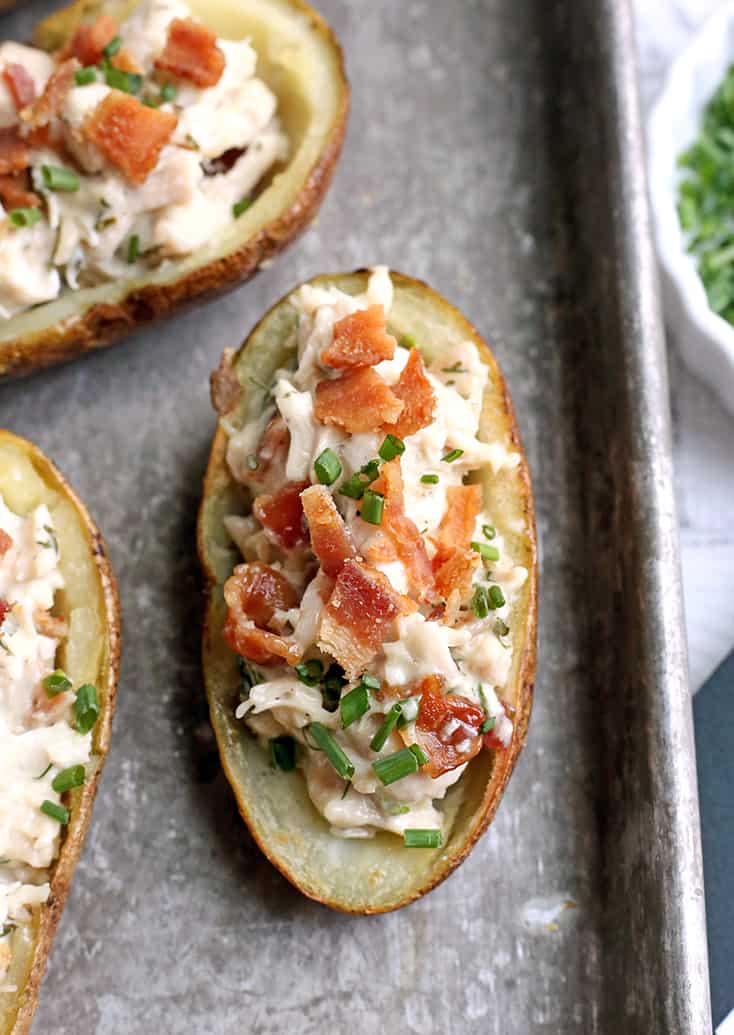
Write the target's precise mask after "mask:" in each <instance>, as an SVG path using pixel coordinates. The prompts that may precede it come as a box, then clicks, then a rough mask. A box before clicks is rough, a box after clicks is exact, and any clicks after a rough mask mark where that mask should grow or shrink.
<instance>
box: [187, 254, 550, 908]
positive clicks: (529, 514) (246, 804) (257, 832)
mask: <svg viewBox="0 0 734 1035" xmlns="http://www.w3.org/2000/svg"><path fill="white" fill-rule="evenodd" d="M342 276H343V275H335V276H323V277H317V278H315V279H316V281H317V282H318V283H320V284H321V285H323V284H324V283H329V282H334V281H337V283H338V282H339V280H341V279H342ZM354 276H360V277H363V278H364V280H365V281H366V276H367V273H366V271H363V270H358V271H356V273H355V274H353V275H352V277H354ZM391 277H392V280H393V284H394V286H395V290H396V295H397V292H399V291H400V290H404V291H408V292H411V293H413V294H414V295H417V296H419V297H420V298H422V299H425V300H426V301H429V300H430V302H431V304H432V305H434V306H435V307H437V308H439V309H440V310H442V311H443V313H444V314H445V315H446V317H447V319H449V318H450V319H452V320H456V321H460V322H461V324H462V326H463V327H464V328H465V330H466V337H468V338H471V340H473V341H474V343H475V344H476V345H477V347H478V348H479V351H480V354H481V357H482V360H483V361H484V362H485V363H486V364H487V365H488V367H489V372H490V382H491V383H492V384H493V385H494V391H493V393H492V394H493V396H494V397H496V398H495V399H494V402H495V404H496V410H497V413H496V416H495V418H494V420H493V423H494V424H495V425H498V426H501V427H503V428H504V429H505V431H506V433H507V436H508V439H509V442H510V443H511V444H512V446H513V448H514V449H515V450H516V451H517V452H518V453H520V456H521V464H520V466H519V472H518V477H519V482H518V490H517V492H518V497H517V500H516V506H515V510H516V511H517V513H518V514H521V515H522V517H523V518H524V520H525V522H526V527H527V539H528V558H527V562H528V570H529V591H528V599H527V604H526V607H525V615H524V623H523V636H522V637H520V638H518V645H517V647H516V649H518V650H519V651H520V661H519V665H518V669H517V678H516V683H515V690H516V696H515V713H514V716H513V721H514V733H513V738H512V742H511V744H510V747H509V748H508V749H507V750H506V751H504V752H499V753H496V757H495V763H494V765H493V766H492V769H491V774H490V777H489V779H488V780H487V782H486V785H485V787H484V790H483V793H482V794H481V797H479V798H478V800H477V801H476V802H475V803H474V806H473V809H472V813H471V816H470V817H469V819H468V821H466V823H465V828H466V829H465V830H463V832H462V837H461V843H460V845H459V846H457V848H455V849H454V850H451V849H450V848H449V847H448V846H447V851H446V852H443V853H441V855H440V856H439V857H438V862H437V864H436V865H435V867H434V868H433V870H432V871H431V873H430V874H429V875H428V876H427V878H426V879H425V880H423V881H421V882H420V883H417V884H411V885H409V886H406V887H405V888H404V890H403V891H402V893H400V894H398V895H396V896H395V897H394V899H391V900H390V901H386V902H385V901H380V902H372V901H369V899H368V898H367V899H363V900H362V901H360V902H359V903H354V902H352V901H350V900H349V899H347V898H346V897H345V896H344V895H341V894H340V893H339V891H338V889H336V888H334V887H327V886H325V884H326V883H327V882H326V880H325V879H324V880H322V881H321V882H320V885H319V884H318V883H316V882H314V881H313V880H311V879H310V877H309V878H306V876H305V874H304V872H299V870H298V868H297V865H289V864H287V863H286V861H285V860H284V858H283V854H282V852H281V850H280V845H279V843H278V831H276V830H271V831H265V830H263V829H262V824H259V823H258V822H256V820H255V816H254V810H253V808H252V805H251V803H250V801H249V800H248V796H247V794H246V793H245V791H244V788H243V787H242V786H240V783H239V780H238V775H237V771H236V765H235V756H234V752H233V751H232V744H231V737H232V734H231V731H230V730H226V731H223V730H222V727H221V720H219V721H218V715H217V712H218V711H220V708H219V707H218V701H217V695H218V686H217V680H216V677H215V673H214V672H213V665H210V663H209V661H210V659H211V658H213V657H214V654H215V653H216V651H217V649H218V648H217V644H219V643H221V642H222V636H221V616H220V615H219V614H218V611H219V608H218V606H217V597H218V595H220V586H219V585H218V578H217V573H216V571H215V567H214V564H213V560H212V557H213V554H212V552H211V546H212V542H211V539H212V536H211V529H210V527H209V523H210V521H211V518H210V516H209V514H208V513H207V507H208V504H209V502H210V501H211V500H212V499H214V498H215V496H216V495H217V494H219V493H221V492H222V488H223V486H224V485H225V484H226V483H227V481H228V480H229V481H230V482H231V478H230V477H229V474H228V471H227V468H226V448H227V435H226V433H225V431H224V429H223V428H222V427H221V426H220V427H218V428H217V431H216V433H215V436H214V441H213V444H212V450H211V454H210V458H209V463H208V466H207V470H206V474H205V478H204V489H203V498H202V504H201V508H200V511H199V521H198V527H197V544H198V551H199V558H200V561H201V565H202V570H203V574H204V580H205V595H206V598H207V602H206V612H205V618H204V628H203V641H202V642H203V658H204V678H205V684H206V691H207V696H208V698H209V703H210V709H211V714H212V724H213V726H214V730H215V734H216V736H217V741H218V744H219V751H220V755H221V759H222V767H223V769H224V771H225V774H226V775H227V778H228V780H229V782H230V784H231V785H232V789H233V790H234V793H235V797H236V799H237V804H238V807H239V810H240V813H241V815H242V818H243V819H244V821H245V823H246V824H247V826H248V828H249V830H250V833H251V834H252V836H253V838H254V840H255V841H256V843H257V845H258V847H259V848H260V850H261V851H262V852H263V854H264V855H265V856H266V857H267V858H268V859H269V861H270V862H271V863H272V864H273V865H274V866H275V867H276V868H277V869H278V870H280V872H281V873H282V874H283V875H284V876H285V877H286V878H287V879H288V880H289V881H290V882H291V883H292V884H293V885H294V886H295V887H296V888H298V890H299V891H301V892H302V893H303V894H304V895H306V896H307V897H308V898H312V899H314V900H315V901H317V902H320V903H321V904H323V905H325V906H328V907H330V908H331V909H335V910H337V911H339V912H343V913H348V914H356V915H363V916H365V915H372V914H378V913H385V912H390V911H392V910H395V909H400V908H402V907H403V906H406V905H409V904H410V903H411V902H414V901H415V900H416V899H418V898H421V897H422V896H423V895H425V894H427V893H428V892H429V891H431V890H432V889H433V888H435V887H436V886H437V885H438V884H440V883H441V882H442V881H443V880H445V879H446V877H448V876H449V875H450V874H451V873H452V872H453V871H454V870H455V869H456V868H457V867H458V866H459V865H460V864H461V863H462V862H463V861H464V859H466V857H467V856H468V854H469V852H470V851H471V849H472V848H473V847H474V845H475V844H476V842H477V840H478V839H479V838H480V837H481V835H482V834H483V833H484V832H485V830H486V829H487V827H488V826H489V824H490V823H491V821H492V819H493V817H494V815H495V813H496V811H497V808H498V806H499V803H500V801H501V799H502V795H503V794H504V791H505V788H506V786H507V783H508V781H509V779H510V776H511V775H512V772H513V770H514V768H515V764H516V763H517V760H518V757H519V755H520V752H521V751H522V748H523V746H524V743H525V739H526V736H527V730H528V724H529V721H530V713H531V709H532V700H533V690H534V678H535V666H536V648H537V642H536V641H537V605H538V584H537V543H536V531H535V512H534V505H533V494H532V487H531V482H530V473H529V469H528V465H527V461H526V458H525V454H524V452H523V449H522V444H521V441H520V433H519V429H518V426H517V420H516V417H515V411H514V407H513V404H512V400H511V398H510V394H509V390H508V388H507V384H506V382H505V380H504V377H503V376H502V373H501V371H500V369H499V367H498V365H497V362H496V360H495V359H494V356H493V355H492V353H491V351H490V349H489V347H488V346H487V344H486V343H485V342H484V341H483V340H482V338H481V337H480V336H479V334H478V332H477V331H476V329H475V328H474V327H473V326H472V325H471V324H470V323H469V322H468V321H467V320H466V318H465V317H463V315H462V314H461V313H460V312H459V311H458V310H457V309H456V308H455V307H453V306H451V305H450V303H449V302H447V301H446V300H445V299H444V298H442V296H440V295H439V294H437V293H436V292H434V291H433V290H432V289H431V288H430V287H428V285H426V284H424V283H422V282H421V281H417V280H414V279H412V278H410V277H406V276H405V275H403V274H400V273H396V272H394V271H392V272H391ZM287 299H288V296H286V297H285V298H283V299H281V301H280V302H278V303H276V305H275V306H273V308H272V309H271V310H270V311H269V312H268V313H267V314H266V315H265V316H264V317H263V318H262V320H261V321H260V323H259V324H258V325H256V327H255V328H254V329H253V331H252V332H251V333H250V335H249V337H248V338H247V339H246V341H245V342H244V344H243V345H242V347H241V349H240V350H239V352H238V353H237V354H236V356H235V357H234V366H235V368H236V366H237V360H238V359H239V358H240V357H241V356H242V355H243V352H244V350H245V349H247V348H248V345H249V343H250V341H251V340H252V339H253V338H254V337H255V336H256V335H257V334H258V332H259V330H260V328H261V327H263V326H264V325H265V324H266V323H267V321H268V320H269V319H270V318H272V316H273V314H275V313H277V312H278V311H279V310H281V309H282V308H283V307H284V306H286V305H287ZM243 390H245V391H246V388H245V386H243ZM484 425H485V422H484V421H483V426H484ZM219 581H220V582H221V579H220V580H219ZM476 761H477V760H476V759H475V760H474V762H473V763H470V767H471V765H473V764H475V763H476ZM468 773H469V770H467V774H465V776H464V777H462V779H466V777H467V776H468ZM311 822H312V823H313V824H315V822H316V814H315V811H314V815H313V819H312V820H311ZM304 823H306V824H307V823H308V818H307V819H305V820H304ZM271 835H272V836H271ZM305 836H306V837H308V830H305ZM452 837H453V835H452ZM405 851H408V852H410V851H411V849H405Z"/></svg>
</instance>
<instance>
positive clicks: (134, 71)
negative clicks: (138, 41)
mask: <svg viewBox="0 0 734 1035" xmlns="http://www.w3.org/2000/svg"><path fill="white" fill-rule="evenodd" d="M110 64H111V65H112V67H113V68H117V69H119V71H120V72H129V73H130V74H131V75H144V73H145V69H144V68H143V67H142V65H139V64H138V63H137V61H136V60H135V57H134V55H133V54H131V53H130V51H129V50H127V49H126V48H125V47H123V48H122V49H121V50H118V52H117V53H116V54H115V56H114V57H113V58H112V60H111V61H110Z"/></svg>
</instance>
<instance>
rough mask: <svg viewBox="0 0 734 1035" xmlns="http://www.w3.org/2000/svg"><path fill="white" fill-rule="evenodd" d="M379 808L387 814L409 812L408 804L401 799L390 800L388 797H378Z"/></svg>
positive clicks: (398, 814)
mask: <svg viewBox="0 0 734 1035" xmlns="http://www.w3.org/2000/svg"><path fill="white" fill-rule="evenodd" d="M380 808H381V809H382V811H383V812H385V813H387V815H388V816H404V815H405V813H406V812H410V805H407V804H406V803H405V802H403V801H390V800H389V798H380Z"/></svg>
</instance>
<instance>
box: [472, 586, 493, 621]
mask: <svg viewBox="0 0 734 1035" xmlns="http://www.w3.org/2000/svg"><path fill="white" fill-rule="evenodd" d="M471 609H472V611H473V612H474V614H475V615H476V616H477V618H486V617H487V615H488V614H489V611H490V604H489V600H488V599H487V590H486V589H485V588H484V586H475V588H474V595H473V596H472V598H471Z"/></svg>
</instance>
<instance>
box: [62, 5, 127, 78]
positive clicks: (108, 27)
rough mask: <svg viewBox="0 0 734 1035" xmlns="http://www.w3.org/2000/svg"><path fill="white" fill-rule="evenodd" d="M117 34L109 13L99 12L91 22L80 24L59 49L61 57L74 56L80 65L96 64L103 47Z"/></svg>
mask: <svg viewBox="0 0 734 1035" xmlns="http://www.w3.org/2000/svg"><path fill="white" fill-rule="evenodd" d="M116 35H117V22H116V21H115V19H114V18H112V17H110V15H109V14H99V15H97V17H96V19H95V20H94V21H93V22H87V23H86V24H85V25H80V26H79V28H78V29H77V30H76V32H75V33H74V35H73V36H72V38H71V41H70V42H69V43H67V44H66V46H65V47H64V49H63V50H62V51H61V54H60V56H61V57H62V58H66V57H75V58H77V60H78V61H80V62H81V64H82V65H85V66H87V65H98V64H99V63H100V61H101V60H102V57H103V52H104V48H105V47H106V46H107V44H108V43H111V42H112V40H113V39H114V38H115V36H116Z"/></svg>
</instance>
